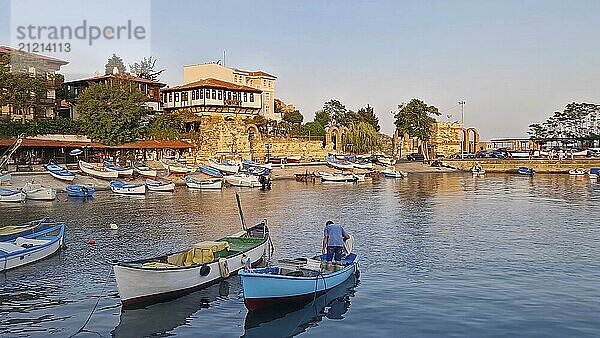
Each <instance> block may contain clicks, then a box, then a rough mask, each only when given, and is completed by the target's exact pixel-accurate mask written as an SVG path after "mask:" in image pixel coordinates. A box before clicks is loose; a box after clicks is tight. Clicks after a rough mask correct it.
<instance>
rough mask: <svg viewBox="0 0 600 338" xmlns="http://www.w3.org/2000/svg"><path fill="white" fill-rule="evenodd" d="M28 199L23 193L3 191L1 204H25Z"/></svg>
mask: <svg viewBox="0 0 600 338" xmlns="http://www.w3.org/2000/svg"><path fill="white" fill-rule="evenodd" d="M26 198H27V195H25V193H24V192H22V191H13V190H3V191H2V192H0V202H7V203H17V202H23V201H24V200H25V199H26Z"/></svg>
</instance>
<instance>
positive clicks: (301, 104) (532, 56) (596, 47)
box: [0, 0, 600, 140]
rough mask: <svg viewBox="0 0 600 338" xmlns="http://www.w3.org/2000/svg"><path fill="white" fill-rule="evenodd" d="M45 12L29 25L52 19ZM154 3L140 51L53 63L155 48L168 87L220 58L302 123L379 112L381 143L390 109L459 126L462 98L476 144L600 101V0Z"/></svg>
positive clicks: (108, 7) (96, 15)
mask: <svg viewBox="0 0 600 338" xmlns="http://www.w3.org/2000/svg"><path fill="white" fill-rule="evenodd" d="M34 3H35V2H34ZM39 3H41V4H53V5H52V8H53V9H54V10H55V11H57V12H61V13H63V14H64V13H67V14H69V13H71V12H70V11H75V9H74V8H75V7H81V8H78V9H77V11H76V14H75V15H73V17H72V18H71V19H72V20H74V21H73V22H77V21H79V22H81V20H82V19H83V18H84V17H83V16H86V15H87V16H86V17H87V18H88V20H90V18H92V19H94V20H96V23H101V24H109V23H111V24H112V21H111V19H113V18H114V16H115V15H119V17H120V18H121V19H124V18H127V17H128V16H129V15H130V16H131V17H132V18H135V20H137V21H138V22H139V21H140V20H141V21H142V22H143V21H144V14H143V13H145V12H144V11H146V10H147V8H142V9H141V10H139V8H136V7H135V6H134V5H130V4H129V3H128V2H127V1H122V2H114V3H110V2H108V3H107V2H106V1H100V2H95V3H96V4H97V5H93V4H90V3H94V2H93V1H92V2H83V1H80V2H74V1H69V2H63V1H60V0H54V1H39ZM41 4H40V8H42V9H41V10H38V11H37V12H36V11H34V12H35V13H34V14H32V18H31V19H30V21H31V22H33V23H35V20H37V19H39V20H42V18H43V17H46V18H47V17H48V16H51V15H49V14H51V13H49V12H48V9H46V8H45V7H44V6H42V5H41ZM0 6H1V7H0V8H1V9H2V10H0V43H1V44H11V35H12V36H14V34H15V32H14V31H12V29H11V26H10V18H11V14H10V13H11V10H10V8H11V5H10V1H7V0H0ZM13 6H14V5H13ZM30 7H34V8H36V6H35V5H32V6H30ZM46 7H47V6H46ZM148 7H150V8H149V12H148V13H150V14H149V16H150V17H149V22H150V23H151V24H150V25H151V27H148V31H149V32H151V33H150V38H151V40H149V41H147V42H146V45H143V46H141V47H140V45H139V44H135V43H134V44H131V45H128V44H115V45H111V44H110V43H108V44H106V43H105V44H102V43H99V46H97V47H96V48H88V49H87V50H80V51H78V52H77V53H73V54H71V55H63V54H61V55H56V54H52V53H48V54H50V55H56V56H60V57H64V58H66V59H68V60H69V61H70V62H71V63H70V64H69V65H68V66H66V67H63V73H65V74H66V76H67V78H77V77H82V76H86V75H92V74H93V73H94V71H96V70H99V71H102V70H103V68H104V63H105V61H104V60H106V59H107V58H108V57H109V56H110V55H111V54H112V53H113V52H114V53H117V54H118V55H120V56H122V57H123V58H124V59H125V61H126V64H129V63H133V62H135V61H136V60H137V59H138V58H139V55H140V53H142V52H143V53H146V51H147V50H150V53H152V55H153V56H154V57H156V58H158V60H159V65H160V67H162V68H166V69H167V71H166V72H165V73H164V76H163V78H162V80H163V82H166V83H168V84H169V85H171V86H173V85H178V84H181V81H182V66H183V65H185V64H193V63H203V62H209V61H216V60H220V59H222V58H223V50H226V55H227V56H226V64H227V66H232V67H237V68H241V69H247V70H263V71H266V72H268V73H271V74H274V75H276V76H277V77H278V80H277V83H276V85H277V87H276V96H277V97H279V98H281V99H283V100H284V101H285V102H286V103H292V104H294V105H295V106H296V107H297V108H299V109H300V111H301V112H302V113H303V114H304V116H305V121H306V120H312V117H313V114H314V112H315V111H316V110H318V109H319V108H320V107H322V105H323V102H325V101H327V100H329V99H331V98H336V99H339V100H341V101H342V102H343V103H344V104H345V105H346V106H347V107H348V108H351V109H358V108H359V107H361V106H364V105H366V104H370V105H371V106H373V107H374V108H375V111H376V113H377V114H378V116H379V117H380V121H381V124H382V130H383V131H384V132H386V133H391V132H392V130H393V118H392V114H391V113H390V112H391V111H392V110H395V109H396V107H397V105H398V104H399V103H401V102H406V101H408V100H410V99H411V98H413V97H418V98H421V99H423V100H425V101H426V102H427V103H429V104H433V105H435V106H437V107H438V108H440V110H441V111H442V112H443V115H442V118H443V119H444V120H447V117H446V115H448V114H451V115H452V117H450V119H451V120H460V109H459V108H458V105H457V102H458V101H459V100H461V99H465V100H466V105H465V124H466V125H467V126H474V127H476V128H478V129H479V131H480V134H481V138H482V140H489V139H491V138H495V137H509V136H513V137H517V136H525V135H526V131H527V125H528V124H530V123H532V122H537V121H542V120H544V119H545V118H546V117H548V116H549V115H550V114H551V113H552V112H554V111H555V110H560V109H562V108H563V107H564V106H565V105H566V104H567V103H569V102H572V101H584V102H595V103H600V38H599V37H598V34H599V32H600V20H598V14H599V13H600V1H166V0H164V1H158V0H155V1H152V2H151V6H148ZM70 8H71V10H70ZM140 12H141V13H142V16H141V18H140ZM82 13H86V14H85V15H84V14H82ZM13 15H14V14H13ZM146 16H148V15H146ZM20 19H22V18H20ZM13 20H14V19H13ZM55 24H60V22H55ZM150 28H151V29H150ZM13 42H14V40H13ZM146 47H149V48H146Z"/></svg>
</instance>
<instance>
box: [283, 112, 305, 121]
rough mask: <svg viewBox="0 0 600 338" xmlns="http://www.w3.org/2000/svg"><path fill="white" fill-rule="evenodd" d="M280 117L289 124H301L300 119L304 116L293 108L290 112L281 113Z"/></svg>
mask: <svg viewBox="0 0 600 338" xmlns="http://www.w3.org/2000/svg"><path fill="white" fill-rule="evenodd" d="M282 119H283V120H284V121H285V122H287V123H289V124H292V125H294V124H295V125H300V124H302V121H303V120H304V116H303V115H302V113H300V111H298V110H294V111H291V112H285V113H283V118H282Z"/></svg>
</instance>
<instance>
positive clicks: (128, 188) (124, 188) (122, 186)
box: [110, 181, 146, 195]
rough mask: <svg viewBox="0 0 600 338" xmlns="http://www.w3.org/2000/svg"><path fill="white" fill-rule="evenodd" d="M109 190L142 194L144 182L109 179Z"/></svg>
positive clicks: (143, 192)
mask: <svg viewBox="0 0 600 338" xmlns="http://www.w3.org/2000/svg"><path fill="white" fill-rule="evenodd" d="M110 190H112V192H114V193H115V194H123V195H143V194H145V193H146V185H145V184H128V183H125V182H121V181H110Z"/></svg>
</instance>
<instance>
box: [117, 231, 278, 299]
mask: <svg viewBox="0 0 600 338" xmlns="http://www.w3.org/2000/svg"><path fill="white" fill-rule="evenodd" d="M267 243H268V242H267V239H266V238H265V240H264V241H263V243H262V244H261V245H259V246H257V247H255V248H253V249H251V250H248V251H246V252H240V253H239V254H237V255H235V256H232V257H229V258H227V266H228V268H229V272H230V275H231V274H235V273H237V271H239V270H240V269H241V268H242V267H243V266H244V265H243V262H242V257H243V256H244V257H249V258H250V261H251V262H252V263H257V262H259V261H260V260H261V259H262V257H263V254H264V252H265V249H267ZM203 266H209V267H210V272H209V273H208V274H207V275H206V276H202V275H201V274H200V269H202V268H203ZM113 269H114V272H115V278H116V280H117V287H118V289H119V296H120V297H121V302H122V303H123V307H125V308H135V307H138V306H143V305H145V304H150V303H155V302H158V301H165V300H170V299H173V298H176V297H179V296H181V295H184V294H187V293H189V292H192V291H194V290H197V289H202V288H205V287H207V286H209V285H211V284H214V283H216V282H218V281H220V280H222V279H225V278H227V277H228V276H227V277H223V276H222V275H221V271H220V269H219V262H218V261H217V262H212V263H208V264H203V265H197V266H193V267H179V268H173V269H148V268H146V269H144V268H134V267H130V266H125V265H120V264H115V265H113Z"/></svg>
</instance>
